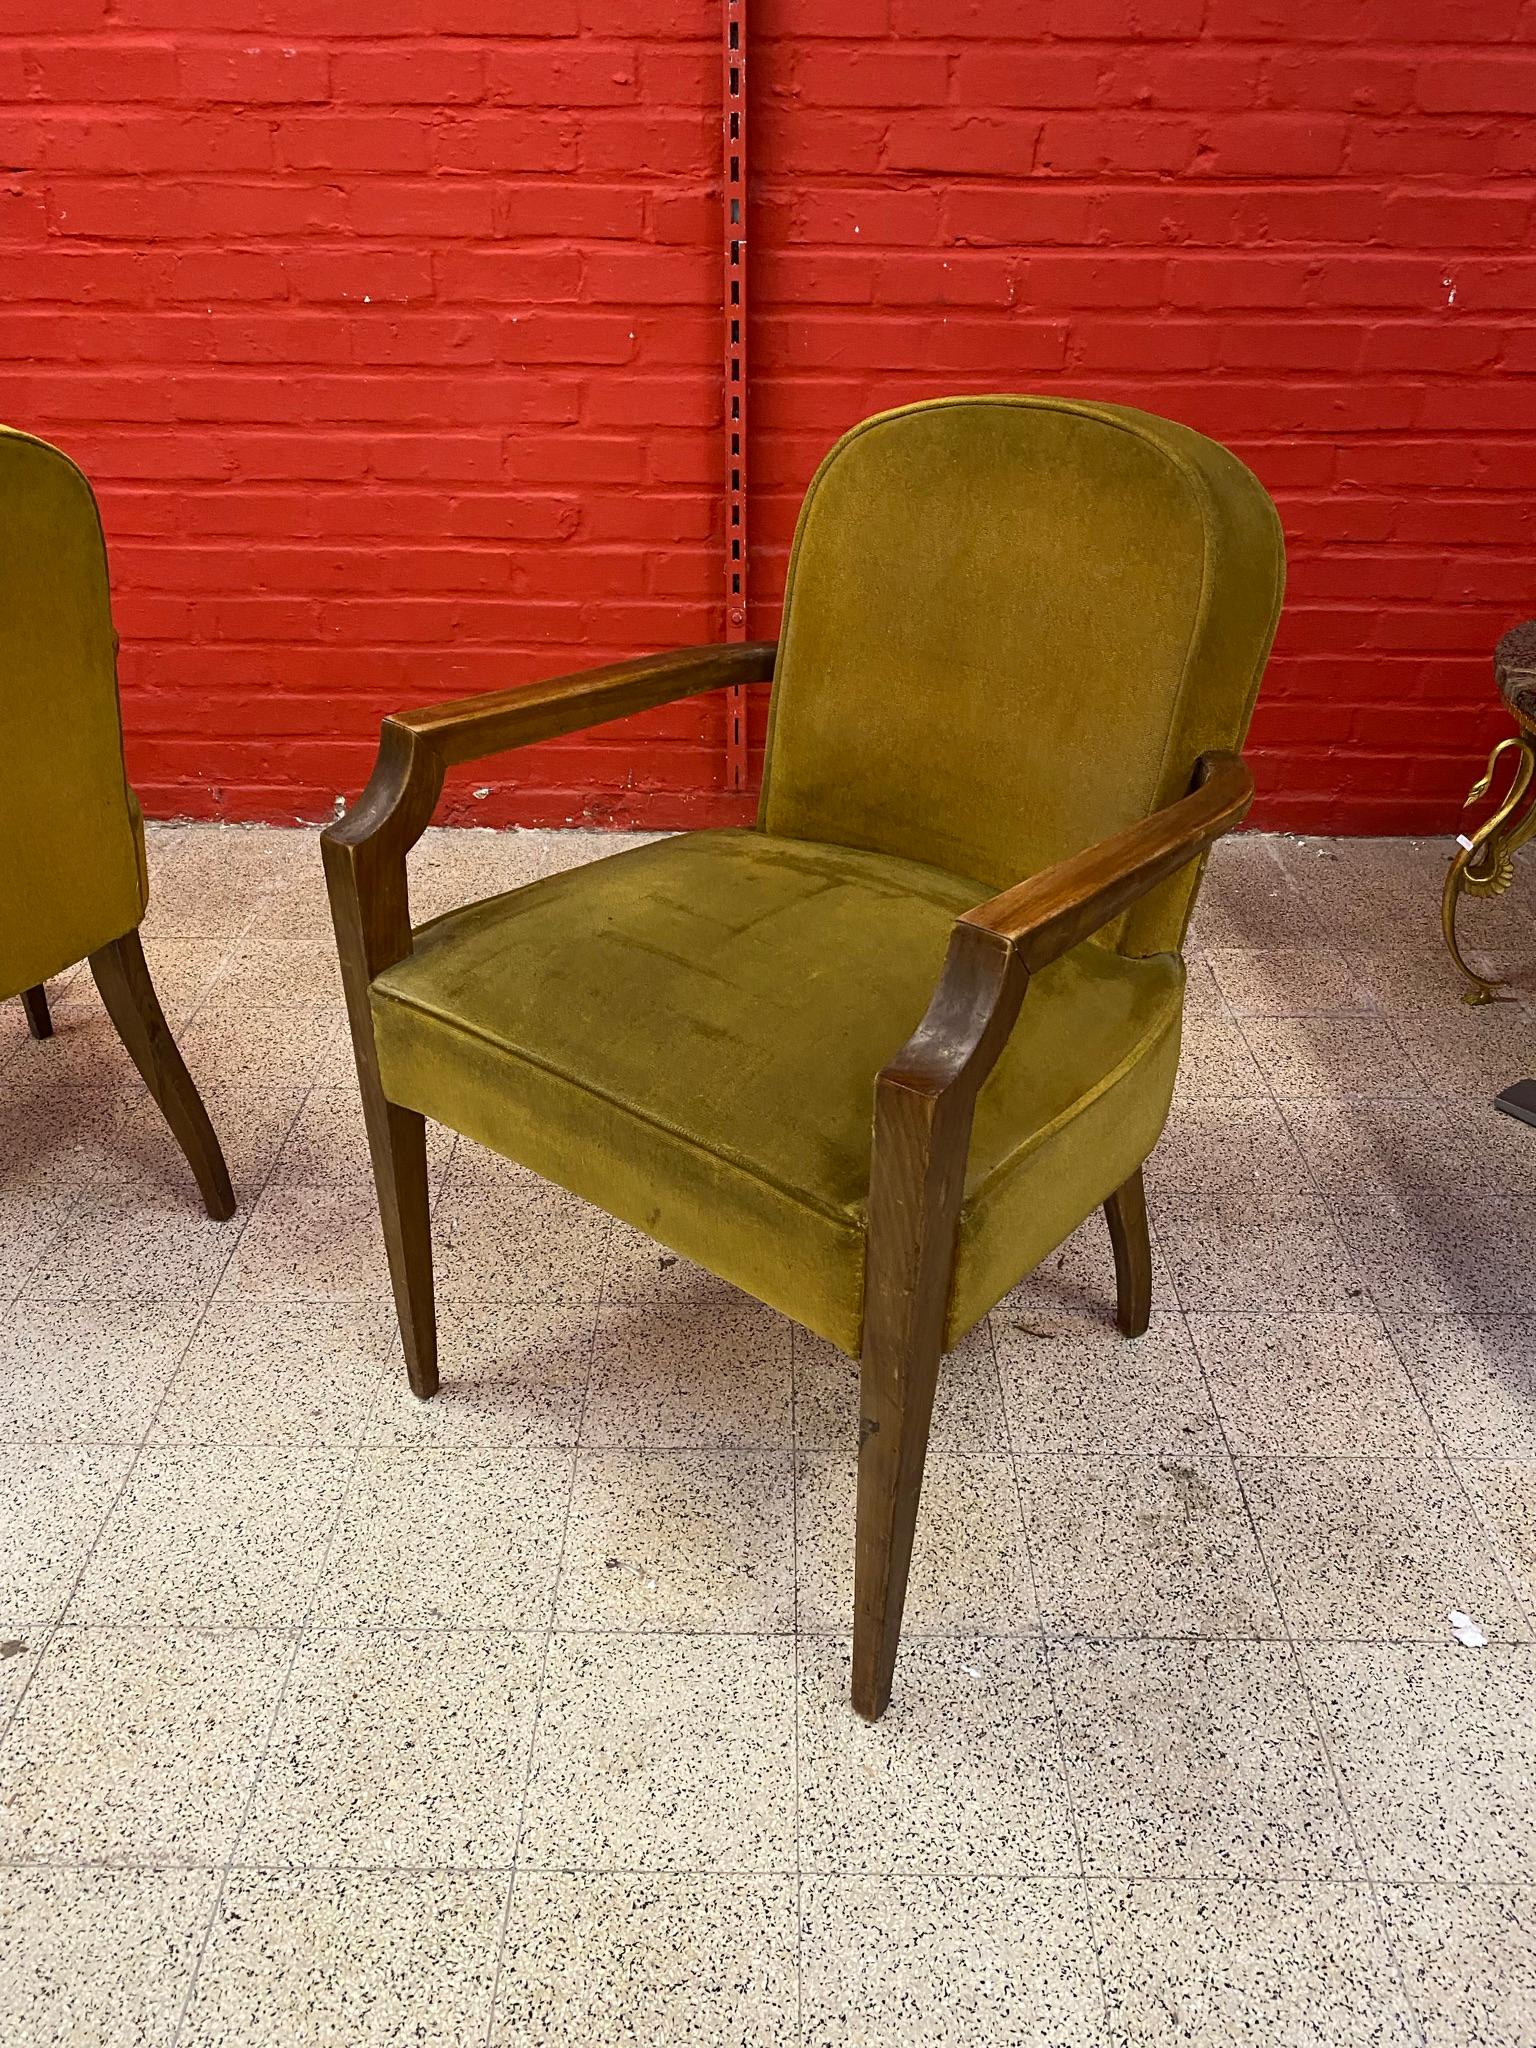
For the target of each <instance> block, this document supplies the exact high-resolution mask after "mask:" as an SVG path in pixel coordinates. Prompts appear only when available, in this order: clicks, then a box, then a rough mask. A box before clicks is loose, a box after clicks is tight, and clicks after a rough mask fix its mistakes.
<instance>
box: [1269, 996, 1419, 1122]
mask: <svg viewBox="0 0 1536 2048" xmlns="http://www.w3.org/2000/svg"><path fill="white" fill-rule="evenodd" d="M1242 1032H1243V1037H1244V1038H1245V1039H1246V1040H1247V1041H1248V1048H1249V1050H1250V1052H1252V1054H1253V1056H1254V1059H1255V1060H1256V1061H1257V1062H1258V1066H1259V1071H1260V1072H1261V1073H1262V1074H1263V1076H1264V1080H1265V1082H1266V1084H1267V1085H1268V1087H1269V1088H1270V1090H1271V1091H1272V1093H1273V1094H1274V1096H1275V1098H1276V1100H1277V1101H1279V1102H1281V1103H1284V1102H1287V1101H1295V1100H1301V1101H1315V1100H1316V1099H1317V1098H1318V1097H1324V1096H1326V1097H1332V1096H1337V1095H1345V1096H1364V1097H1369V1098H1377V1099H1379V1098H1381V1097H1394V1096H1401V1097H1406V1098H1407V1099H1408V1100H1410V1101H1417V1100H1419V1099H1421V1098H1422V1096H1423V1094H1424V1081H1423V1077H1422V1076H1421V1075H1420V1073H1419V1072H1418V1070H1417V1068H1416V1067H1415V1065H1414V1063H1413V1060H1412V1059H1411V1058H1410V1056H1409V1054H1408V1053H1407V1052H1406V1050H1405V1049H1404V1047H1403V1044H1402V1041H1401V1040H1400V1038H1399V1037H1398V1036H1397V1034H1396V1032H1395V1030H1394V1028H1393V1026H1392V1024H1391V1022H1390V1021H1389V1020H1388V1019H1387V1018H1385V1017H1383V1016H1381V1015H1379V1014H1375V1015H1367V1016H1355V1017H1245V1018H1244V1019H1243V1023H1242Z"/></svg>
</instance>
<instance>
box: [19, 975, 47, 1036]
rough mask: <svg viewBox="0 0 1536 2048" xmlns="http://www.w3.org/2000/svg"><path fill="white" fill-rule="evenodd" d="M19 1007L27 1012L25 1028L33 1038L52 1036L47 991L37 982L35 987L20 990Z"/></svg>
mask: <svg viewBox="0 0 1536 2048" xmlns="http://www.w3.org/2000/svg"><path fill="white" fill-rule="evenodd" d="M21 1007H22V1008H23V1009H24V1010H25V1011H26V1013H27V1029H28V1030H29V1031H30V1032H31V1034H32V1036H33V1037H34V1038H52V1036H53V1019H52V1017H50V1016H49V1014H48V991H47V989H46V988H45V987H44V986H43V984H42V983H41V982H39V983H38V984H37V986H36V988H24V989H23V990H22V992H21Z"/></svg>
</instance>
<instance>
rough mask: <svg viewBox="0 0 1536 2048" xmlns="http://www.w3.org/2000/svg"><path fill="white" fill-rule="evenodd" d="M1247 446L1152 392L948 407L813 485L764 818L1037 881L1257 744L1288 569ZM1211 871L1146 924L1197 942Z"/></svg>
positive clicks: (1141, 931)
mask: <svg viewBox="0 0 1536 2048" xmlns="http://www.w3.org/2000/svg"><path fill="white" fill-rule="evenodd" d="M1284 559H1285V557H1284V546H1283V543H1282V539H1281V533H1280V524H1279V520H1278V518H1277V516H1276V513H1275V509H1274V506H1273V505H1272V504H1271V503H1270V500H1269V497H1268V496H1267V494H1266V493H1265V491H1264V488H1263V486H1262V485H1261V484H1260V483H1259V481H1258V479H1257V478H1256V477H1255V476H1253V474H1252V473H1251V472H1250V471H1249V470H1247V469H1246V468H1245V467H1244V466H1243V464H1242V463H1240V462H1239V461H1238V460H1237V458H1236V456H1234V455H1231V454H1229V453H1228V452H1227V450H1226V449H1224V448H1220V447H1218V446H1217V445H1216V443H1215V442H1213V441H1208V440H1206V439H1205V438H1204V436H1203V435H1200V434H1196V433H1194V432H1193V431H1192V430H1191V429H1189V428H1188V427H1181V426H1177V425H1175V424H1173V423H1172V422H1171V421H1168V420H1161V419H1155V418H1153V417H1152V416H1151V415H1150V414H1148V413H1141V412H1134V411H1132V410H1130V409H1129V408H1128V407H1123V406H1114V405H1096V404H1088V403H1084V402H1081V401H1076V400H1071V399H1057V398H1009V397H999V398H947V399H936V400H932V401H928V402H925V403H923V404H919V405H910V406H903V407H902V408H901V409H900V410H899V411H896V412H887V413H881V414H878V415H877V416H876V417H875V418H874V419H871V420H866V421H865V422H864V423H863V425H862V426H858V427H855V428H854V429H853V431H852V432H851V433H849V434H846V435H844V437H843V439H842V440H841V441H839V442H838V444H837V446H836V447H835V448H834V449H833V450H832V452H831V454H830V455H828V456H827V458H826V460H825V461H824V462H823V463H822V465H821V467H820V469H819V470H818V471H817V472H816V475H815V477H814V478H813V479H812V482H811V486H810V489H809V490H808V491H807V493H806V498H805V503H804V505H803V507H802V508H801V512H800V521H799V525H798V527H797V529H796V533H795V545H794V552H793V554H792V556H791V558H790V570H789V585H788V589H787V592H786V594H785V601H784V624H783V629H782V633H781V636H780V642H779V660H778V667H777V671H776V674H775V678H774V691H773V707H772V715H771V721H770V728H769V741H768V761H767V766H766V770H765V775H764V783H763V796H762V804H761V808H760V811H759V823H760V824H761V826H762V827H763V829H764V830H765V831H771V832H777V833H782V834H785V835H786V836H788V837H791V838H806V839H824V840H832V841H836V842H838V843H840V844H843V845H849V846H862V847H868V848H871V849H873V850H874V851H877V852H883V853H892V854H900V855H903V856H905V857H906V858H907V859H910V860H921V861H927V862H929V863H931V864H932V865H933V866H935V867H940V868H946V869H948V870H949V871H950V872H951V873H953V874H958V875H964V876H966V877H968V878H970V879H973V880H975V881H978V882H980V883H982V884H983V885H984V886H985V888H986V889H987V890H991V889H999V888H1002V887H1004V886H1006V885H1007V884H1009V883H1013V882H1019V881H1023V880H1024V879H1025V878H1026V877H1028V876H1030V875H1033V874H1036V873H1038V872H1039V870H1040V869H1042V868H1044V867H1047V866H1049V865H1050V864H1051V862H1053V861H1056V860H1060V859H1063V858H1064V857H1065V856H1066V855H1068V854H1072V853H1076V852H1078V851H1080V850H1081V849H1082V848H1083V847H1085V846H1089V845H1091V844H1093V842H1094V841H1096V840H1098V839H1101V838H1103V837H1104V836H1105V835H1106V834H1108V833H1111V832H1114V831H1117V830H1119V829H1120V828H1121V827H1123V826H1126V825H1129V824H1132V823H1134V822H1135V821H1136V820H1137V819H1139V818H1142V817H1145V816H1146V815H1147V813H1148V812H1149V811H1152V810H1154V809H1156V808H1157V807H1158V806H1160V805H1162V804H1166V803H1171V802H1173V801H1174V800H1175V799H1177V798H1178V797H1180V796H1182V795H1183V794H1184V793H1185V791H1186V790H1187V789H1188V787H1189V783H1190V776H1191V773H1192V771H1193V768H1194V764H1195V761H1196V759H1197V757H1198V756H1199V755H1200V754H1201V753H1202V752H1204V751H1205V750H1206V749H1207V748H1211V747H1232V748H1236V747H1240V746H1241V745H1242V742H1243V738H1244V736H1245V734H1246V732H1247V729H1248V720H1249V717H1250V715H1251V713H1252V710H1253V702H1254V697H1255V695H1256V694H1257V691H1258V684H1259V677H1260V674H1261V672H1262V670H1263V666H1264V661H1265V657H1266V656H1267V654H1268V652H1269V645H1270V641H1271V639H1272V637H1273V635H1274V629H1275V620H1276V617H1277V615H1278V612H1279V606H1280V595H1281V588H1282V583H1283V576H1284ZM1197 880H1198V874H1197V872H1196V871H1195V870H1190V871H1188V872H1187V873H1186V874H1185V875H1183V876H1180V877H1176V878H1175V879H1174V881H1173V882H1171V883H1168V884H1165V885H1164V887H1163V888H1162V889H1160V890H1159V891H1157V892H1156V894H1155V895H1154V896H1152V897H1150V898H1148V899H1147V901H1146V902H1145V903H1144V904H1142V905H1141V906H1139V907H1138V908H1137V909H1136V910H1135V911H1133V912H1132V914H1131V917H1130V919H1129V920H1128V922H1127V925H1126V928H1125V931H1124V933H1123V937H1122V943H1123V944H1124V945H1125V946H1126V947H1127V949H1128V950H1133V951H1136V952H1146V951H1152V950H1157V949H1160V948H1163V947H1167V946H1174V945H1177V944H1178V942H1179V940H1180V938H1181V936H1182V933H1183V927H1184V923H1185V920H1186V918H1187V914H1188V908H1189V904H1190V902H1191V900H1192V898H1193V894H1194V888H1195V885H1196V882H1197Z"/></svg>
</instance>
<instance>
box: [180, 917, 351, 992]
mask: <svg viewBox="0 0 1536 2048" xmlns="http://www.w3.org/2000/svg"><path fill="white" fill-rule="evenodd" d="M213 1000H214V1001H215V1002H216V1003H219V1004H221V1005H223V1006H224V1007H226V1008H235V1007H237V1006H240V1007H247V1008H250V1009H261V1008H262V1007H263V1006H265V1005H270V1004H272V1003H274V1002H281V1003H282V1004H284V1005H285V1006H286V1007H287V1008H289V1009H290V1010H293V1011H299V1010H324V1011H327V1012H329V1013H331V1014H332V1015H336V1014H339V1013H340V1011H341V1007H342V1004H343V1001H344V1000H345V999H344V997H343V995H342V992H341V969H340V966H339V965H338V963H337V959H336V941H335V938H334V937H333V936H332V934H331V933H329V932H327V933H326V934H325V936H324V937H323V938H314V939H298V938H291V937H289V936H288V934H287V933H280V932H278V931H276V930H274V929H273V925H272V924H271V923H269V921H268V919H267V918H266V917H264V916H263V917H259V918H258V919H257V921H256V924H255V926H253V927H252V929H251V930H249V931H247V932H245V933H244V934H243V935H242V936H241V937H240V938H239V939H237V940H236V941H235V943H234V944H233V945H232V946H231V947H230V949H229V951H228V952H227V953H226V954H225V956H224V962H223V966H222V969H221V971H220V973H219V978H218V985H217V987H216V988H215V989H214V990H213Z"/></svg>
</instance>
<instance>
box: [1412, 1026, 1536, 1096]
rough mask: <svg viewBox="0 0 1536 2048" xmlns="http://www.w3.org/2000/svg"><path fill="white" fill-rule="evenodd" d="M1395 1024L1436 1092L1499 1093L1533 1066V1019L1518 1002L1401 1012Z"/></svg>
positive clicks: (1415, 1062) (1438, 1094)
mask: <svg viewBox="0 0 1536 2048" xmlns="http://www.w3.org/2000/svg"><path fill="white" fill-rule="evenodd" d="M1395 1028H1396V1030H1397V1034H1398V1036H1399V1038H1400V1039H1401V1040H1402V1043H1403V1045H1404V1046H1405V1047H1406V1048H1407V1052H1408V1056H1409V1058H1410V1059H1411V1060H1412V1061H1413V1064H1414V1065H1415V1066H1416V1067H1417V1068H1418V1070H1419V1072H1420V1073H1421V1074H1422V1075H1423V1076H1424V1079H1425V1081H1426V1083H1427V1084H1428V1087H1429V1092H1430V1094H1431V1095H1435V1096H1439V1097H1441V1098H1443V1099H1454V1098H1455V1097H1456V1096H1460V1095H1497V1094H1498V1092H1499V1090H1500V1089H1501V1088H1507V1087H1508V1086H1509V1084H1510V1082H1511V1081H1518V1080H1519V1079H1520V1077H1521V1075H1522V1074H1525V1073H1528V1072H1529V1071H1530V1064H1531V1020H1530V1018H1529V1017H1528V1016H1527V1015H1526V1014H1525V1012H1524V1011H1523V1010H1522V1009H1520V1007H1519V1006H1518V1005H1517V1004H1514V1003H1488V1004H1485V1005H1483V1006H1482V1007H1481V1008H1475V1009H1474V1008H1470V1007H1468V1005H1467V1004H1465V1003H1448V1004H1447V1005H1446V1006H1445V1008H1444V1009H1443V1010H1425V1011H1417V1012H1414V1011H1404V1012H1399V1013H1398V1014H1397V1016H1396V1020H1395Z"/></svg>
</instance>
